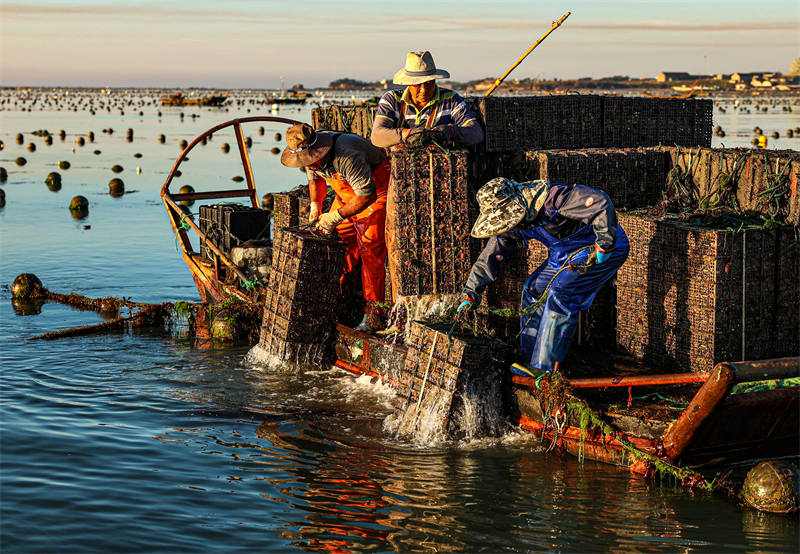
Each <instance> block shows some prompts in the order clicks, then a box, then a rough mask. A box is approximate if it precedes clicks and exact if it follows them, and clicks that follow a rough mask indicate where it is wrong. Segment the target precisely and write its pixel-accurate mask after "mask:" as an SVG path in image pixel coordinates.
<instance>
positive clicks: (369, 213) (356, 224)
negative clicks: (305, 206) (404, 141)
mask: <svg viewBox="0 0 800 554" xmlns="http://www.w3.org/2000/svg"><path fill="white" fill-rule="evenodd" d="M390 176H391V173H390V169H389V160H388V158H387V159H385V160H383V161H382V162H381V164H380V165H379V166H378V167H376V168H375V169H374V170H372V180H373V181H374V183H375V192H376V194H377V195H378V197H377V199H376V200H375V201H374V202H373V203H372V204H370V205H369V206H367V207H366V208H365V209H364V210H362V211H361V212H359V213H357V214H356V215H354V216H351V217H348V218H347V219H345V220H344V221H343V222H341V223H340V224H339V225H337V226H336V232H337V233H339V236H340V237H341V238H342V240H343V241H344V242H345V244H347V253H346V255H345V259H344V272H343V274H342V281H344V276H345V274H347V273H350V272H351V271H353V269H354V268H355V266H356V264H357V263H358V259H359V258H361V286H362V288H363V291H364V300H366V301H367V311H370V310H373V309H376V308H375V306H374V305H371V304H373V303H374V302H383V301H384V299H385V295H386V271H385V267H384V263H385V260H386V230H385V225H386V192H387V190H388V189H389V178H390ZM333 177H334V178H333V179H327V178H322V177H317V178H316V179H314V181H313V183H311V187H309V196H310V197H311V201H312V202H320V203H321V202H322V200H323V198H325V193H326V191H327V186H326V183H327V185H330V186H331V188H332V189H333V190H334V192H335V193H336V199H335V200H334V202H333V206H331V211H333V210H337V209H339V208H341V207H342V206H344V205H345V204H347V202H349V201H350V199H352V198H353V197H354V196H355V192H353V187H351V186H350V183H348V182H347V180H346V179H344V178H343V177H342V176H340V175H339V174H338V173H334V174H333Z"/></svg>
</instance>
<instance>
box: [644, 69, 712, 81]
mask: <svg viewBox="0 0 800 554" xmlns="http://www.w3.org/2000/svg"><path fill="white" fill-rule="evenodd" d="M713 77H714V76H713V75H692V74H691V73H687V72H685V71H662V72H661V73H659V74H658V75H656V82H657V83H668V82H670V81H695V80H697V79H711V78H713Z"/></svg>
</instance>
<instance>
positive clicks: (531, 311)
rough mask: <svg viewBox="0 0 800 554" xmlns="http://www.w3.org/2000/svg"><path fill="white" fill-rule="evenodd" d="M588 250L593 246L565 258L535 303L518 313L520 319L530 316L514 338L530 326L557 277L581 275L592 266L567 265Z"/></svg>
mask: <svg viewBox="0 0 800 554" xmlns="http://www.w3.org/2000/svg"><path fill="white" fill-rule="evenodd" d="M590 248H594V246H593V245H589V246H584V247H582V248H578V249H577V250H575V251H574V252H573V253H572V254H570V255H569V256H567V259H566V260H564V264H563V265H562V266H561V268H560V269H559V270H558V271H556V273H555V275H553V276H552V277H551V278H550V281H549V282H548V283H547V286H546V287H545V289H544V291H543V292H542V294H541V295H540V296H539V298H537V299H536V302H534V303H533V304H531V305H530V306H528V307H527V308H525V309H524V310H521V311H520V317H522V316H523V315H526V314H530V317H528V320H527V321H526V322H525V325H522V326H521V328H520V330H519V333H517V335H516V337H515V338H519V336H520V335H522V332H523V331H525V329H527V328H528V325H530V323H531V321H532V320H533V316H534V315H536V311H537V310H538V309H539V308H541V307H542V306H544V303H545V302H546V301H547V296H548V295H549V294H550V289H551V288H552V286H553V283H554V282H555V280H556V278H557V277H558V276H559V275H561V273H563V272H564V271H565V270H570V271H579V272H581V273H583V272H584V271H586V270H587V269H589V267H591V266H592V265H593V264H590V263H585V264H571V263H569V262H570V260H572V259H573V258H574V257H575V256H577V255H578V254H580V253H581V252H583V251H584V250H587V249H590Z"/></svg>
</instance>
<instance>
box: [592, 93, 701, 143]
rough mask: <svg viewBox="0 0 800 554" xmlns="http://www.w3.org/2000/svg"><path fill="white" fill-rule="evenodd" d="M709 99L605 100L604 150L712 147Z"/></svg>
mask: <svg viewBox="0 0 800 554" xmlns="http://www.w3.org/2000/svg"><path fill="white" fill-rule="evenodd" d="M712 110H713V102H712V101H711V100H710V99H684V98H643V97H626V96H605V97H603V143H602V146H608V147H615V146H617V147H618V146H658V145H662V144H667V145H672V144H680V145H688V146H711V126H712Z"/></svg>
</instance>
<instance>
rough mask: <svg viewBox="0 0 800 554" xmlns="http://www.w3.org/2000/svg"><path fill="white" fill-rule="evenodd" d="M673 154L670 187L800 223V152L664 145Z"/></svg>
mask: <svg viewBox="0 0 800 554" xmlns="http://www.w3.org/2000/svg"><path fill="white" fill-rule="evenodd" d="M661 150H662V151H664V152H665V153H667V155H668V156H669V158H668V177H667V180H666V185H667V189H668V191H669V192H670V194H674V193H676V192H677V193H681V194H684V195H687V196H689V197H692V198H693V199H694V200H695V202H696V203H697V204H698V205H699V204H703V205H704V207H709V208H715V207H720V208H730V209H734V210H739V211H744V212H756V213H759V214H761V215H763V216H765V217H768V218H770V219H774V220H776V221H781V222H783V223H788V224H790V225H800V192H798V181H800V152H797V151H795V150H789V151H770V152H764V151H754V150H752V149H750V148H680V147H665V148H662V149H661Z"/></svg>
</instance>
